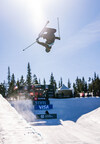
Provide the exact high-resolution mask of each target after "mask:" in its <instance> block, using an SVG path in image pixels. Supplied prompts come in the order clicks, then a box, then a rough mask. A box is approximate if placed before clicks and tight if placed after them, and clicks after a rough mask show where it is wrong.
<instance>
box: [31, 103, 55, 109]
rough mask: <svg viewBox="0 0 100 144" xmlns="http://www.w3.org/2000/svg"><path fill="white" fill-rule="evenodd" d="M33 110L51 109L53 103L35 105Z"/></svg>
mask: <svg viewBox="0 0 100 144" xmlns="http://www.w3.org/2000/svg"><path fill="white" fill-rule="evenodd" d="M34 109H35V110H49V109H53V105H52V104H49V105H35V106H34Z"/></svg>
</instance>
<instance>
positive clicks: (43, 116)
mask: <svg viewBox="0 0 100 144" xmlns="http://www.w3.org/2000/svg"><path fill="white" fill-rule="evenodd" d="M36 117H37V119H57V114H38V115H36Z"/></svg>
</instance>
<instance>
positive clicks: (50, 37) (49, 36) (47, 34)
mask: <svg viewBox="0 0 100 144" xmlns="http://www.w3.org/2000/svg"><path fill="white" fill-rule="evenodd" d="M55 32H56V29H53V28H48V27H45V28H44V29H43V30H42V32H41V33H40V34H39V37H38V38H37V39H36V42H37V43H38V44H40V45H42V46H44V47H45V48H46V52H50V50H51V48H52V45H53V44H54V42H55V39H58V40H60V37H56V36H55V34H54V33H55ZM41 37H42V38H43V39H46V41H45V42H40V41H39V38H41Z"/></svg>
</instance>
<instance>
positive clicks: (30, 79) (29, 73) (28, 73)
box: [26, 62, 32, 90]
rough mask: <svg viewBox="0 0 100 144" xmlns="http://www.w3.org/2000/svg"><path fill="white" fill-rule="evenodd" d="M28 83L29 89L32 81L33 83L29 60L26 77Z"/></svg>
mask: <svg viewBox="0 0 100 144" xmlns="http://www.w3.org/2000/svg"><path fill="white" fill-rule="evenodd" d="M26 83H27V86H28V90H30V87H31V83H32V76H31V68H30V63H29V62H28V66H27V79H26Z"/></svg>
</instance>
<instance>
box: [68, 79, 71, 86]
mask: <svg viewBox="0 0 100 144" xmlns="http://www.w3.org/2000/svg"><path fill="white" fill-rule="evenodd" d="M68 88H71V83H70V79H68Z"/></svg>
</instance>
